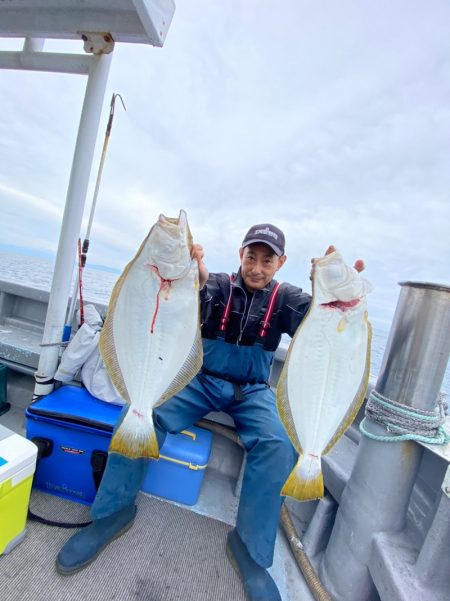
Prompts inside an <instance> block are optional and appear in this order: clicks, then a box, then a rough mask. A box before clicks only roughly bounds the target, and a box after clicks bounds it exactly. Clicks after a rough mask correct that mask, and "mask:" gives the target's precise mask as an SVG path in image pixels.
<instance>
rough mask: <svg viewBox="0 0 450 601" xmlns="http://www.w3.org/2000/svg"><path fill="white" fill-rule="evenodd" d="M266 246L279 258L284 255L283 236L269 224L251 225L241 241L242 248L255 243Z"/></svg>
mask: <svg viewBox="0 0 450 601" xmlns="http://www.w3.org/2000/svg"><path fill="white" fill-rule="evenodd" d="M258 242H259V243H262V244H267V245H268V246H270V248H272V249H273V251H274V252H275V254H277V255H278V256H279V257H281V255H284V234H283V232H282V231H281V230H280V229H279V228H277V227H275V226H274V225H272V224H270V223H260V224H259V225H252V227H251V228H250V229H249V230H248V232H247V233H246V235H245V238H244V239H243V241H242V247H245V246H248V245H249V244H257V243H258Z"/></svg>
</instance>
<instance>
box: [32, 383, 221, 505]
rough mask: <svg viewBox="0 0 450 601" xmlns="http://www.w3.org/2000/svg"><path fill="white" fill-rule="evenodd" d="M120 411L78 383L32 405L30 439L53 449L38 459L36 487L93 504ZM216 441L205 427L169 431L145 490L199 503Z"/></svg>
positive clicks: (152, 465)
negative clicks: (177, 431) (213, 440)
mask: <svg viewBox="0 0 450 601" xmlns="http://www.w3.org/2000/svg"><path fill="white" fill-rule="evenodd" d="M121 410H122V407H121V406H119V405H112V404H111V403H106V402H104V401H100V400H98V399H97V398H95V397H93V396H92V395H91V394H89V392H88V391H87V390H86V389H85V388H80V387H78V386H62V387H61V388H59V389H58V390H55V391H54V392H52V393H51V394H49V395H47V396H46V397H44V398H42V399H40V400H39V401H37V402H35V403H33V404H31V405H30V406H29V407H28V409H27V410H26V430H27V438H28V439H30V440H34V441H35V442H36V443H40V444H44V445H45V444H47V447H48V451H49V453H48V455H47V456H45V457H43V458H42V459H40V460H39V462H38V465H37V469H36V476H35V480H34V484H33V486H34V488H37V489H39V490H42V491H44V492H47V493H51V494H53V495H56V496H59V497H64V498H65V499H69V500H71V501H77V502H79V503H84V504H86V505H90V504H91V503H92V502H93V500H94V498H95V495H96V490H97V488H96V487H97V486H98V484H99V482H100V479H101V475H102V468H104V465H105V463H106V458H107V452H108V447H109V443H110V441H111V435H112V431H113V428H114V425H115V424H116V422H117V420H118V417H119V414H120V412H121ZM211 444H212V434H211V432H209V431H208V430H203V429H202V428H197V427H192V428H189V430H185V431H183V432H182V433H180V434H176V435H175V434H167V436H166V440H165V441H164V444H163V446H162V448H161V451H160V459H159V460H158V461H155V460H150V461H149V467H148V472H147V475H146V478H145V481H144V483H143V485H142V490H143V491H144V492H146V493H150V494H153V495H157V496H160V497H163V498H165V499H171V500H173V501H177V502H179V503H184V504H186V505H194V504H195V503H196V502H197V499H198V496H199V493H200V487H201V484H202V481H203V477H204V474H205V468H206V465H207V463H208V459H209V456H210V453H211Z"/></svg>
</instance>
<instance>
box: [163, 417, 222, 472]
mask: <svg viewBox="0 0 450 601" xmlns="http://www.w3.org/2000/svg"><path fill="white" fill-rule="evenodd" d="M211 444H212V434H211V432H209V431H208V430H204V429H203V428H197V427H195V426H192V427H190V428H186V430H183V431H182V432H180V433H179V434H167V436H166V439H165V441H164V444H163V446H162V447H161V449H160V455H159V458H160V459H164V460H166V461H174V462H175V463H179V464H180V465H184V466H186V467H188V468H190V469H192V470H198V469H205V467H206V465H207V463H208V460H209V456H210V453H211Z"/></svg>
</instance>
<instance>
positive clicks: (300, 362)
mask: <svg viewBox="0 0 450 601" xmlns="http://www.w3.org/2000/svg"><path fill="white" fill-rule="evenodd" d="M312 282H313V298H312V302H311V306H310V309H309V311H308V314H307V315H306V317H305V319H304V320H303V321H302V323H301V324H300V326H299V328H298V330H297V332H296V333H295V335H294V338H293V339H292V341H291V345H290V347H289V351H288V354H287V356H286V361H285V364H284V367H283V371H282V373H281V376H280V380H279V383H278V387H277V407H278V411H279V414H280V417H281V420H282V422H283V424H284V426H285V428H286V431H287V432H288V435H289V437H290V439H291V441H292V443H293V445H294V447H295V448H296V450H297V452H298V453H299V456H300V457H299V460H298V462H297V465H296V466H295V468H294V470H293V471H292V473H291V474H290V476H289V478H288V479H287V481H286V483H285V484H284V487H283V489H282V491H281V494H283V495H288V496H291V497H294V498H295V499H297V500H302V501H306V500H311V499H317V498H319V497H322V496H323V493H324V486H323V476H322V468H321V456H322V455H324V454H326V453H328V451H330V449H331V448H332V447H333V446H334V444H336V442H337V441H338V440H339V438H340V437H341V436H342V434H343V433H344V432H345V430H346V429H347V428H348V427H349V426H350V424H351V423H352V421H353V419H354V418H355V416H356V414H357V412H358V410H359V407H360V406H361V404H362V402H363V400H364V396H365V393H366V390H367V385H368V380H369V370H370V343H371V326H370V323H369V321H368V316H367V304H366V298H365V296H366V294H367V292H370V290H371V286H370V284H369V283H368V282H367V281H366V280H364V279H363V278H362V277H361V276H360V275H359V273H358V272H357V271H356V270H355V269H353V268H351V267H349V266H348V265H346V264H345V263H344V260H343V258H342V256H341V254H340V253H339V252H338V251H335V252H332V253H331V254H328V255H325V256H324V257H321V258H319V259H314V261H313V272H312Z"/></svg>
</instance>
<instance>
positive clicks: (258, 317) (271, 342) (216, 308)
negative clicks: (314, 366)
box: [200, 269, 311, 351]
mask: <svg viewBox="0 0 450 601" xmlns="http://www.w3.org/2000/svg"><path fill="white" fill-rule="evenodd" d="M275 283H276V281H275V280H272V282H271V283H270V284H269V285H268V286H267V287H266V288H263V289H262V290H257V291H256V292H255V293H254V294H253V295H251V294H249V293H248V292H246V290H245V288H244V285H243V281H242V277H241V271H240V269H239V271H238V273H237V274H235V280H234V282H233V283H232V284H231V286H232V287H233V297H232V298H233V303H232V306H231V312H230V319H229V321H228V324H227V329H226V334H225V341H226V342H233V343H236V342H237V343H238V344H240V345H243V346H251V345H252V344H254V343H255V342H258V341H260V340H258V332H259V330H260V327H261V323H262V320H263V318H264V314H265V312H266V308H267V305H268V302H269V298H270V293H271V291H272V289H273V287H274V286H275ZM229 294H230V276H229V275H228V274H226V273H210V274H209V279H208V281H207V282H206V284H205V286H204V287H203V289H202V290H201V293H200V299H201V321H202V336H203V338H209V339H215V338H217V334H218V331H219V325H220V319H221V317H222V315H223V312H224V310H225V306H226V304H227V301H228V297H229ZM310 303H311V296H310V295H309V294H307V293H306V292H303V291H302V289H301V288H298V287H297V286H292V284H281V286H280V288H279V290H278V296H277V300H276V304H275V308H274V311H273V314H272V319H271V321H270V327H269V328H268V330H267V334H266V336H265V338H264V340H263V348H264V349H265V350H267V351H275V350H276V348H277V347H278V344H279V342H280V339H281V335H282V334H284V333H286V334H289V336H291V337H292V336H293V335H294V334H295V331H296V329H297V327H298V326H299V324H300V322H301V321H302V319H303V317H304V316H305V314H306V312H307V311H308V309H309V305H310Z"/></svg>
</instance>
